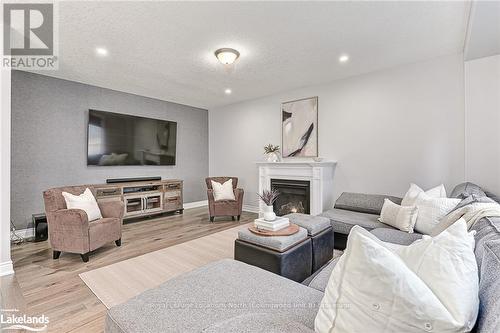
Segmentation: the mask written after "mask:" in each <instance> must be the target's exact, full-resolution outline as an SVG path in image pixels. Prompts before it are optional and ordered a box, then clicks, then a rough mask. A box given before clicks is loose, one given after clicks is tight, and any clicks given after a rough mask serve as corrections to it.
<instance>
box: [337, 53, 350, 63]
mask: <svg viewBox="0 0 500 333" xmlns="http://www.w3.org/2000/svg"><path fill="white" fill-rule="evenodd" d="M348 61H349V56H348V55H347V54H343V55H341V56H340V57H339V62H348Z"/></svg>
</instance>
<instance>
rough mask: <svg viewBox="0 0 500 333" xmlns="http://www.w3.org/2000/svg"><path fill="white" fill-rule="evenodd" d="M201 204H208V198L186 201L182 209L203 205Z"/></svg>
mask: <svg viewBox="0 0 500 333" xmlns="http://www.w3.org/2000/svg"><path fill="white" fill-rule="evenodd" d="M203 206H208V200H202V201H194V202H186V203H185V204H184V209H189V208H197V207H203Z"/></svg>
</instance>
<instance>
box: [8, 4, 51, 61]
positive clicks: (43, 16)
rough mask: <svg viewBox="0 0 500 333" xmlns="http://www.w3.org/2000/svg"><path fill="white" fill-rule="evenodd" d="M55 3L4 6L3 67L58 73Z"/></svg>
mask: <svg viewBox="0 0 500 333" xmlns="http://www.w3.org/2000/svg"><path fill="white" fill-rule="evenodd" d="M55 13H56V11H55V3H38V2H37V3H20V2H16V3H3V22H4V24H3V58H2V66H3V67H4V68H12V69H37V70H40V69H48V70H53V69H57V54H56V50H57V43H56V42H57V38H56V37H57V29H56V27H57V24H56V23H57V22H56V20H55V15H54V14H55Z"/></svg>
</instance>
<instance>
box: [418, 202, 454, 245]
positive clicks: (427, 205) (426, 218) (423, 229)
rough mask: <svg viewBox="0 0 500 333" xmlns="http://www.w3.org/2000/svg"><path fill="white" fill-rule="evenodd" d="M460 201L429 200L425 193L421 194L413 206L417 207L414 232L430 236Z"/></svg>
mask: <svg viewBox="0 0 500 333" xmlns="http://www.w3.org/2000/svg"><path fill="white" fill-rule="evenodd" d="M460 201H461V200H460V199H453V198H431V197H428V196H427V195H426V194H425V193H421V194H420V195H419V197H418V198H417V200H416V201H415V206H417V207H418V216H417V221H416V223H415V227H414V229H415V231H417V232H419V233H421V234H425V235H430V234H431V233H432V230H433V229H434V228H435V227H436V226H437V225H438V224H439V222H440V220H441V219H442V218H443V217H444V216H445V215H446V214H448V213H449V212H451V211H452V210H453V208H455V207H456V206H457V205H458V204H459V203H460Z"/></svg>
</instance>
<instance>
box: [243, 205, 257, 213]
mask: <svg viewBox="0 0 500 333" xmlns="http://www.w3.org/2000/svg"><path fill="white" fill-rule="evenodd" d="M243 210H244V211H245V212H250V213H258V212H259V206H253V205H243Z"/></svg>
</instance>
